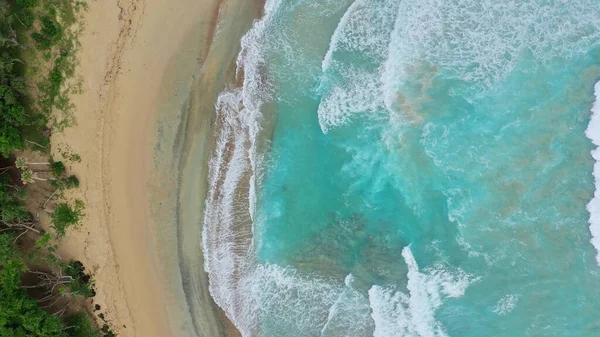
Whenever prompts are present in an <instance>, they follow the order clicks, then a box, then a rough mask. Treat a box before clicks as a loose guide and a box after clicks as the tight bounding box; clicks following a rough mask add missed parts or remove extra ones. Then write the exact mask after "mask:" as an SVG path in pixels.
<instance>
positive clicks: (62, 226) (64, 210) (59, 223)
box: [50, 200, 85, 237]
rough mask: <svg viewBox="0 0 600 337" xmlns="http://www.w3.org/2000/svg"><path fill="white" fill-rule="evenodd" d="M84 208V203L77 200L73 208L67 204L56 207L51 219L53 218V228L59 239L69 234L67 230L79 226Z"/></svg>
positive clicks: (63, 203)
mask: <svg viewBox="0 0 600 337" xmlns="http://www.w3.org/2000/svg"><path fill="white" fill-rule="evenodd" d="M84 208H85V207H84V205H83V201H81V200H75V205H74V206H73V207H71V205H69V204H68V203H66V202H62V203H60V204H58V205H57V206H56V209H55V210H54V212H52V214H50V217H51V218H52V228H54V230H55V231H56V234H57V235H58V236H59V237H62V236H64V235H65V234H66V233H67V228H69V227H71V226H77V225H78V224H79V221H80V220H81V217H82V216H83V210H84Z"/></svg>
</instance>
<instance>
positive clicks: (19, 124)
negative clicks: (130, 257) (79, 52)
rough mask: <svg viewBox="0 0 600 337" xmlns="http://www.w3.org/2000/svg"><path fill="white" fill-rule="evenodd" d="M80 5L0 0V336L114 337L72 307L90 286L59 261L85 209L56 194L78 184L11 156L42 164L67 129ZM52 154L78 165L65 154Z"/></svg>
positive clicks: (50, 166)
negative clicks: (43, 218)
mask: <svg viewBox="0 0 600 337" xmlns="http://www.w3.org/2000/svg"><path fill="white" fill-rule="evenodd" d="M84 7H85V5H84V3H82V2H80V1H77V0H60V1H54V0H53V1H42V0H0V163H1V164H0V337H26V336H27V337H29V336H31V337H101V336H102V337H113V336H115V335H114V333H112V331H111V330H110V327H109V326H108V325H104V326H103V327H102V328H101V329H98V328H97V327H96V325H95V323H94V322H93V320H92V319H91V318H90V316H89V315H88V314H87V313H83V312H80V311H79V312H78V311H77V309H76V308H73V307H74V306H75V305H74V304H73V303H74V301H73V299H75V298H77V297H78V298H91V297H94V296H95V292H94V289H93V286H94V280H93V279H92V278H91V277H90V275H89V274H87V273H86V271H85V267H84V266H83V264H81V262H78V261H69V262H68V263H65V262H63V260H62V259H61V258H60V256H59V255H58V253H57V252H58V244H59V243H60V241H61V238H63V237H64V236H65V235H66V234H67V231H68V230H69V228H72V227H77V225H78V224H80V222H81V221H82V218H83V216H84V214H83V211H84V208H85V206H84V204H83V202H82V201H80V200H71V201H70V200H67V199H66V198H65V196H64V194H63V192H64V191H65V190H67V189H72V188H77V187H79V179H78V178H77V177H76V176H74V175H69V174H68V173H67V171H68V170H67V166H66V165H65V162H63V161H54V160H52V159H50V160H48V162H29V161H28V160H27V159H26V157H27V155H25V154H18V156H17V154H16V152H19V151H22V150H33V151H41V152H42V153H44V154H45V155H44V157H47V156H48V154H49V153H50V143H49V137H50V135H51V134H52V132H54V131H61V130H62V129H63V128H65V127H68V126H70V125H73V123H74V118H73V114H72V109H73V105H72V104H71V103H70V102H69V98H68V97H69V94H70V93H72V92H74V91H76V90H78V83H77V82H78V81H75V80H74V79H73V76H74V67H75V62H74V61H75V49H76V47H77V41H76V35H77V31H76V30H75V29H76V28H77V27H78V26H77V25H75V23H76V21H77V20H76V18H77V13H78V11H79V10H80V9H81V8H84ZM59 153H61V155H62V157H63V160H66V161H71V162H79V161H80V160H81V158H80V157H79V156H78V155H77V154H74V153H73V152H72V151H71V149H70V148H68V146H67V150H64V151H63V150H60V149H59ZM27 184H29V185H31V184H36V185H35V186H40V187H41V188H37V189H31V188H26V186H27ZM38 184H42V185H38ZM44 190H46V191H48V194H50V195H49V196H48V195H46V194H45V192H44ZM52 190H54V192H52ZM27 191H36V192H34V193H37V196H38V197H39V196H40V195H39V194H41V193H44V194H43V198H46V197H47V200H46V201H45V202H44V203H43V205H40V208H39V209H37V208H36V210H35V212H38V211H39V212H43V211H46V209H47V206H48V207H49V208H50V209H51V210H48V211H47V212H48V213H49V215H50V218H51V228H52V230H51V231H50V232H49V233H48V232H45V231H44V230H42V229H40V228H39V226H38V224H37V222H36V219H37V216H35V217H34V216H33V215H32V214H31V213H30V212H29V210H28V209H27V207H26V206H25V204H24V201H26V197H27ZM50 192H52V193H50ZM30 197H31V196H30ZM56 199H58V200H56ZM34 200H37V199H34ZM42 200H43V199H42ZM30 204H31V202H30ZM40 204H41V202H40ZM52 209H53V210H52ZM39 212H38V213H39Z"/></svg>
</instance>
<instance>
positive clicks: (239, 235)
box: [202, 0, 281, 336]
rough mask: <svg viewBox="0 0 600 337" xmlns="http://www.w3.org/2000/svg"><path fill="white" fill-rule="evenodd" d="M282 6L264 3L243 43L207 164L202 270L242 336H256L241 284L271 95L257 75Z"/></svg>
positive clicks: (248, 262)
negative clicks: (238, 78)
mask: <svg viewBox="0 0 600 337" xmlns="http://www.w3.org/2000/svg"><path fill="white" fill-rule="evenodd" d="M280 3H281V1H280V0H268V1H267V3H266V4H265V15H264V16H263V18H262V19H261V20H258V21H255V23H254V24H253V27H252V28H251V29H250V31H249V32H248V33H247V34H246V35H244V37H243V38H242V40H241V51H240V54H239V55H238V59H237V72H238V74H239V73H240V72H241V71H242V70H243V72H244V83H243V87H242V88H237V89H233V90H226V91H224V92H222V93H221V94H220V95H219V98H218V100H217V104H216V111H217V120H218V124H219V128H218V130H217V143H216V149H215V152H214V154H213V156H212V158H211V160H210V162H209V175H208V181H209V192H208V195H207V199H206V205H205V214H204V226H203V230H202V249H203V251H204V268H205V270H206V272H207V273H208V275H209V281H210V282H209V283H210V284H209V290H210V293H211V296H212V297H213V299H214V300H215V302H216V303H217V304H218V305H219V306H220V307H221V308H222V309H223V310H224V311H225V313H226V314H227V316H228V317H229V318H230V319H231V320H232V322H233V323H234V324H235V325H236V327H238V329H239V330H240V332H241V333H242V335H243V336H253V335H256V331H257V329H258V327H257V324H258V320H257V319H258V318H257V317H256V316H254V315H249V314H248V311H252V310H253V306H252V303H253V302H252V301H253V299H252V297H248V294H246V293H244V289H243V287H240V286H239V284H240V282H243V281H244V280H245V279H247V278H248V277H250V276H249V274H250V273H251V272H252V270H253V269H252V266H253V263H252V261H254V260H255V256H254V254H253V253H252V252H253V249H252V244H253V241H252V240H253V236H252V232H253V227H252V226H253V221H252V218H253V217H254V204H255V200H256V196H255V193H256V192H255V191H256V187H255V186H256V184H257V179H258V178H259V177H260V165H261V160H262V156H261V154H260V153H258V145H257V139H258V137H259V135H260V132H261V122H262V114H261V107H262V104H264V102H265V101H266V100H268V99H269V98H270V94H271V92H270V85H269V83H268V82H267V81H266V79H265V77H264V76H262V75H263V74H262V73H261V72H262V71H263V70H264V64H265V61H264V55H263V53H264V51H263V50H262V48H261V46H262V44H263V42H264V40H265V39H266V35H267V29H268V28H269V22H270V21H271V20H272V19H273V16H274V13H275V12H276V11H277V8H278V7H279V5H280Z"/></svg>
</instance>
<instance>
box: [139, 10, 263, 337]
mask: <svg viewBox="0 0 600 337" xmlns="http://www.w3.org/2000/svg"><path fill="white" fill-rule="evenodd" d="M212 5H213V6H212V7H210V8H207V12H210V13H211V17H210V18H208V17H205V18H204V20H206V21H204V22H201V23H199V24H198V25H196V26H195V27H194V28H192V29H191V30H190V31H189V32H188V33H187V37H186V38H185V39H184V40H183V42H182V43H181V45H180V49H179V52H178V53H177V55H175V56H174V57H173V59H172V60H171V61H170V63H171V64H170V66H169V68H168V70H167V71H165V77H167V76H169V77H168V78H165V79H164V80H163V87H165V90H161V92H162V95H163V97H162V98H161V103H160V104H159V107H158V122H157V125H156V128H155V129H156V140H157V142H156V146H155V148H154V154H153V162H154V167H153V174H152V178H151V179H150V182H151V185H152V187H151V197H150V199H151V200H154V202H153V203H151V213H152V219H153V221H154V222H155V224H154V227H155V228H156V237H155V244H156V247H159V249H158V250H157V253H158V255H159V257H158V259H159V261H161V264H162V266H163V270H164V276H165V280H166V285H167V287H168V288H169V293H170V296H171V297H172V300H171V304H172V305H170V306H169V311H170V318H171V319H170V321H171V330H172V333H173V334H174V335H176V336H180V335H185V336H197V337H218V336H239V332H238V331H237V330H236V329H235V327H234V326H233V324H231V322H230V321H229V320H228V319H227V317H226V316H225V315H224V313H223V311H222V310H221V309H220V308H219V307H218V306H217V305H216V304H215V303H214V301H213V300H212V298H211V296H210V293H209V290H208V282H209V281H208V275H207V274H206V272H205V270H204V268H203V263H204V256H203V252H202V249H201V246H200V240H201V232H202V222H203V215H204V201H205V198H206V193H207V173H208V160H209V157H210V155H211V154H212V151H213V149H214V143H215V142H214V129H215V128H217V127H218V126H217V125H215V123H216V120H215V119H216V112H215V102H216V99H217V97H218V94H219V93H220V92H221V91H222V90H223V89H225V87H228V86H233V85H235V84H236V80H237V79H236V74H235V68H236V67H235V66H236V65H235V61H236V57H237V54H238V52H239V48H240V44H239V41H240V39H241V37H242V36H243V34H245V32H246V31H247V30H248V29H249V28H250V27H251V25H252V21H253V20H254V19H255V18H256V17H259V16H260V15H261V13H262V2H261V1H253V2H243V1H239V0H224V1H220V2H214V3H213V4H212ZM199 32H202V34H199ZM199 35H202V36H199ZM159 201H160V202H159ZM175 251H176V252H177V254H176V255H174V254H173V253H174V252H175Z"/></svg>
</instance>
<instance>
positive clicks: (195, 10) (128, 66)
mask: <svg viewBox="0 0 600 337" xmlns="http://www.w3.org/2000/svg"><path fill="white" fill-rule="evenodd" d="M88 5H89V6H88V10H87V12H86V13H85V14H84V20H83V24H84V25H85V30H84V32H83V33H82V36H81V37H80V39H81V51H80V52H79V57H78V59H79V64H78V71H77V74H78V76H80V77H82V78H83V93H80V94H77V95H73V97H72V100H73V103H74V104H75V106H76V108H77V109H76V112H75V117H76V118H77V125H76V126H74V127H72V128H69V129H67V130H65V131H64V132H63V133H60V134H57V135H53V140H52V141H53V143H54V144H57V145H59V146H58V147H57V149H60V144H70V145H71V147H72V151H73V152H74V153H78V154H80V155H81V157H82V158H83V160H82V162H81V163H74V164H73V165H72V167H71V168H70V169H71V170H72V171H73V173H75V174H77V175H78V176H80V177H82V182H81V183H82V189H81V191H80V192H75V193H74V195H73V196H74V197H78V198H81V199H83V200H85V202H86V204H87V205H88V207H87V209H86V218H85V220H84V223H83V226H82V228H81V229H80V230H77V231H73V233H71V234H69V235H68V237H67V238H66V240H65V244H64V245H63V247H61V251H60V253H61V255H63V256H64V257H67V258H76V259H79V260H81V261H82V262H83V263H84V265H85V266H86V267H87V268H88V270H90V271H91V272H92V274H93V277H94V279H95V280H96V291H97V296H96V297H95V298H94V303H95V304H98V305H100V306H101V307H102V312H103V314H105V318H102V320H103V321H104V320H106V322H108V323H109V324H110V325H111V326H112V327H113V329H114V331H115V332H116V333H117V334H118V335H119V336H144V337H146V336H148V337H152V336H157V337H168V336H174V337H179V336H182V337H185V336H190V337H194V336H202V337H203V336H206V337H218V336H239V333H238V332H237V331H236V330H235V328H233V327H232V324H231V323H230V322H229V321H228V320H227V318H226V317H225V315H224V314H223V312H222V310H221V309H220V308H218V307H217V306H216V305H215V304H214V302H213V300H212V298H211V297H210V295H209V292H208V276H207V275H206V272H205V271H204V268H203V256H202V250H201V247H200V240H201V237H200V235H201V232H202V217H203V206H204V197H205V193H206V173H207V165H208V158H209V157H210V154H211V153H212V150H213V146H214V139H213V138H214V136H213V130H212V127H213V124H214V119H215V118H214V117H215V112H214V102H215V100H216V97H217V95H218V94H219V92H220V91H221V90H223V89H224V88H225V86H226V85H235V60H236V57H237V54H238V51H239V47H240V44H239V40H240V38H241V36H242V35H243V34H244V33H245V32H246V31H247V30H248V29H249V28H250V26H251V24H252V22H253V20H254V19H255V18H256V17H260V15H261V14H262V7H263V6H262V2H261V1H256V2H254V1H253V2H252V3H248V2H245V3H244V2H242V1H241V0H203V1H200V2H198V1H193V0H184V3H177V4H176V5H175V4H173V3H171V2H169V1H168V0H157V1H152V2H148V1H144V0H112V1H93V0H92V1H90V2H89V3H88ZM165 22H167V23H168V22H171V23H173V24H167V25H165V24H164V23H165ZM57 149H54V151H55V152H57V151H60V150H57ZM97 321H98V322H100V323H101V321H100V319H97Z"/></svg>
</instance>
